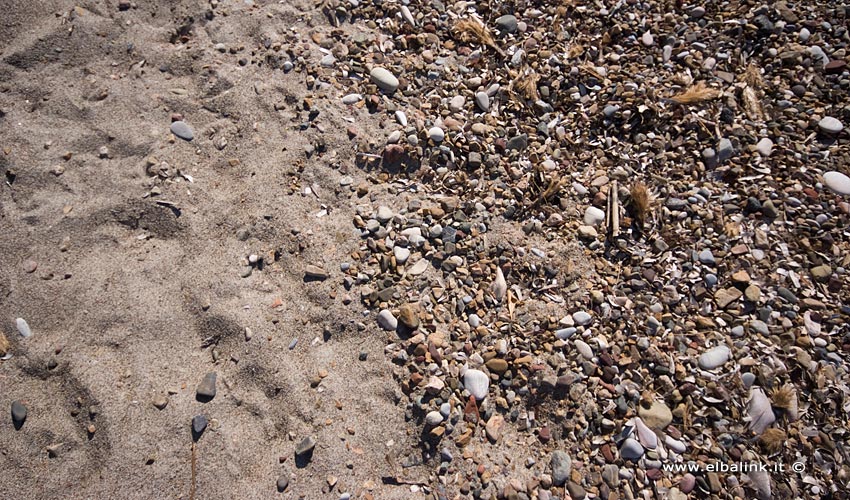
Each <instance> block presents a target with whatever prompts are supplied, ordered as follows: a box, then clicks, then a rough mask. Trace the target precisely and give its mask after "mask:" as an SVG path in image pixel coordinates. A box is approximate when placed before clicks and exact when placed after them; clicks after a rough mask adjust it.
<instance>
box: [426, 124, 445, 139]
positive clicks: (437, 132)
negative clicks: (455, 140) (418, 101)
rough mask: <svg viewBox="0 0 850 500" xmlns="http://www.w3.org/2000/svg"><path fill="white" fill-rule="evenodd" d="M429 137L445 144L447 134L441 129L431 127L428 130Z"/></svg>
mask: <svg viewBox="0 0 850 500" xmlns="http://www.w3.org/2000/svg"><path fill="white" fill-rule="evenodd" d="M428 137H430V138H431V140H432V141H434V142H443V139H445V138H446V133H445V132H443V129H441V128H440V127H431V129H430V130H428Z"/></svg>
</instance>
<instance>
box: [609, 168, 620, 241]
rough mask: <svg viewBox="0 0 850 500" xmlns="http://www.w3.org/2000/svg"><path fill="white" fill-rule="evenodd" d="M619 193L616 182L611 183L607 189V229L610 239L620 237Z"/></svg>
mask: <svg viewBox="0 0 850 500" xmlns="http://www.w3.org/2000/svg"><path fill="white" fill-rule="evenodd" d="M619 196H620V193H619V189H618V188H617V181H612V182H611V186H610V187H609V188H608V213H607V214H606V216H607V218H608V228H609V231H610V232H611V237H612V238H616V237H618V236H620V199H619Z"/></svg>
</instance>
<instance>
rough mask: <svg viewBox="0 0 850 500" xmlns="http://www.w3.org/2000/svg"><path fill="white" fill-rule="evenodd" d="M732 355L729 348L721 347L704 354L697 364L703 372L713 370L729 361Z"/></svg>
mask: <svg viewBox="0 0 850 500" xmlns="http://www.w3.org/2000/svg"><path fill="white" fill-rule="evenodd" d="M731 355H732V351H731V350H730V349H729V348H728V347H726V346H725V345H720V346H717V347H715V348H713V349H710V350H708V351H706V352H704V353H702V354H701V355H700V357H699V359H698V360H697V363H698V364H699V367H700V368H702V369H703V370H713V369H715V368H717V367H719V366H722V365H723V363H725V362H727V361H729V357H730V356H731Z"/></svg>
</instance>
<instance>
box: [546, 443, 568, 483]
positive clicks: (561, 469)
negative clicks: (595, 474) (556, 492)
mask: <svg viewBox="0 0 850 500" xmlns="http://www.w3.org/2000/svg"><path fill="white" fill-rule="evenodd" d="M549 465H550V466H551V467H552V482H553V483H554V484H555V486H561V485H563V484H564V483H566V482H567V479H569V478H570V472H572V470H573V460H572V459H571V458H570V456H569V455H568V454H567V452H565V451H561V450H556V451H555V452H553V453H552V458H551V460H550V461H549Z"/></svg>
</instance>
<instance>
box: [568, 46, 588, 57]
mask: <svg viewBox="0 0 850 500" xmlns="http://www.w3.org/2000/svg"><path fill="white" fill-rule="evenodd" d="M582 54H584V47H583V46H581V45H579V44H577V43H576V44H573V45H570V48H569V49H568V50H567V57H569V58H570V59H575V58H576V57H578V56H580V55H582Z"/></svg>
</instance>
